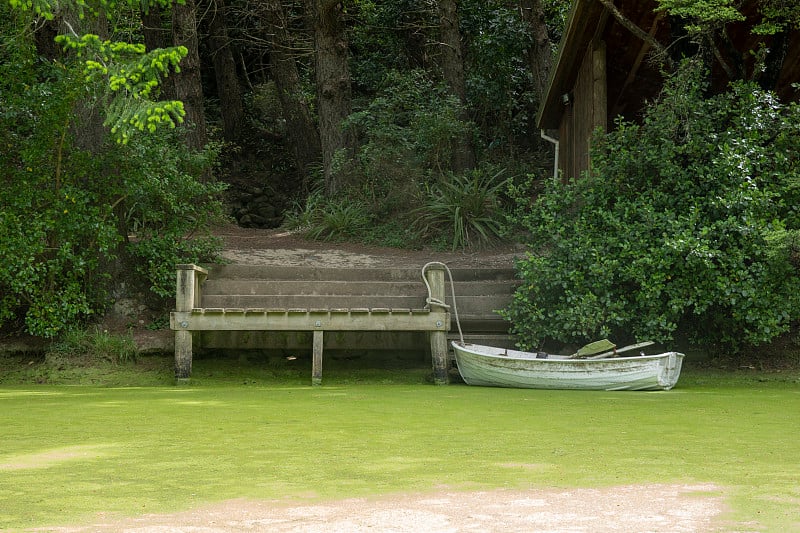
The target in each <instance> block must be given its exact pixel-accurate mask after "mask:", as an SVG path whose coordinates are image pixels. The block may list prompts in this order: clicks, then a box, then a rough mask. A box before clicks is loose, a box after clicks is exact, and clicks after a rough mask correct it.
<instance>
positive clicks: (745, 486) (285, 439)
mask: <svg viewBox="0 0 800 533" xmlns="http://www.w3.org/2000/svg"><path fill="white" fill-rule="evenodd" d="M204 365H205V363H203V362H202V361H199V362H198V364H197V366H196V369H195V375H196V376H197V377H196V379H195V381H194V383H193V384H192V385H191V386H188V387H180V388H179V387H174V386H143V387H87V386H64V385H58V386H55V385H43V386H35V385H24V386H19V385H15V386H8V385H6V386H4V387H2V388H0V428H2V429H0V529H6V528H9V529H28V528H35V527H41V526H45V525H51V524H55V523H62V524H63V523H81V522H84V521H88V520H91V519H93V518H96V517H97V516H98V513H110V515H112V516H117V515H119V516H135V515H139V514H143V513H152V512H169V511H177V510H183V509H188V508H191V507H193V506H196V505H199V504H203V503H208V502H216V501H221V500H226V499H231V498H239V497H247V498H259V499H293V498H306V499H307V498H320V499H327V498H345V497H353V496H364V495H380V494H390V493H396V492H410V491H426V490H432V489H435V488H440V487H448V488H452V489H481V488H493V487H505V488H544V487H605V486H614V485H628V484H634V483H673V482H679V483H695V482H700V483H713V484H715V485H716V486H719V487H720V491H721V492H722V493H723V495H724V497H725V498H726V501H727V503H728V505H729V506H730V509H731V513H730V515H729V516H726V519H731V520H735V521H738V522H740V523H741V522H745V523H748V526H747V528H748V529H754V530H772V531H777V530H797V529H800V485H799V484H798V481H799V480H800V462H799V461H798V460H797V458H798V457H800V440H798V439H797V437H796V435H797V428H798V427H800V383H798V380H797V376H792V375H787V374H780V375H775V374H771V375H762V374H756V373H747V374H721V373H711V372H704V371H698V370H692V369H691V368H690V369H686V370H684V376H682V379H681V381H680V382H679V384H678V386H677V387H676V388H675V389H673V390H672V391H668V392H649V393H642V392H576V391H537V390H514V389H493V388H480V387H469V386H466V385H458V384H454V385H450V386H444V387H437V386H434V385H431V384H429V383H427V382H426V380H425V376H426V374H427V373H428V370H427V369H425V368H420V369H404V370H403V371H402V372H400V371H394V372H389V371H386V372H382V371H365V372H361V373H359V372H354V371H351V370H347V371H337V370H336V369H335V368H334V369H332V370H330V371H329V372H328V373H327V374H326V376H325V384H324V386H322V387H313V388H312V387H310V386H308V384H307V383H308V381H309V380H308V378H309V376H307V375H305V372H302V373H288V374H281V373H280V372H265V373H258V372H255V373H252V374H250V375H248V374H247V373H246V372H244V370H242V371H241V372H239V371H230V372H223V371H222V370H221V369H220V368H219V367H218V366H214V364H212V363H208V364H207V365H205V366H204Z"/></svg>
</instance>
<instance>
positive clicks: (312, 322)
mask: <svg viewBox="0 0 800 533" xmlns="http://www.w3.org/2000/svg"><path fill="white" fill-rule="evenodd" d="M423 276H424V277H423V280H421V281H419V282H418V283H417V285H416V287H415V288H414V290H413V291H411V294H406V293H404V292H403V290H402V288H398V287H400V286H401V285H402V284H400V283H392V282H383V283H382V284H381V282H376V284H375V285H373V286H371V288H370V289H369V290H375V291H378V292H376V293H374V294H367V295H365V296H366V297H367V301H370V302H374V304H375V306H374V307H348V306H346V305H341V306H339V305H337V301H329V300H326V299H325V298H323V297H321V296H314V291H313V290H305V292H307V293H309V294H308V295H307V296H308V297H307V298H306V299H305V300H303V301H304V302H312V303H315V304H316V305H315V306H314V307H310V306H306V307H298V308H294V307H289V306H281V307H276V308H270V307H264V306H263V304H264V302H265V297H264V296H263V295H260V296H257V297H251V296H250V295H247V294H245V295H241V296H238V297H236V299H234V300H230V301H232V302H235V303H237V304H240V303H243V304H245V305H237V306H235V307H233V306H231V307H207V306H206V307H204V306H203V298H202V290H203V284H204V282H205V280H206V278H207V277H208V270H206V269H204V268H202V267H199V266H197V265H192V264H188V265H178V266H177V291H176V300H175V311H174V312H172V313H171V315H170V328H171V329H173V330H174V331H175V377H176V379H177V380H179V381H185V380H188V379H189V378H190V376H191V371H192V344H193V335H194V334H195V333H198V332H209V331H284V332H285V331H311V332H313V342H312V371H311V383H312V385H319V384H321V383H322V354H323V343H324V340H325V333H326V332H342V331H418V332H426V333H427V334H428V336H429V341H430V351H431V359H432V366H433V376H434V382H435V383H437V384H446V383H447V382H448V377H447V376H448V370H447V351H448V346H447V332H448V331H449V329H450V313H449V310H448V306H447V304H446V303H445V267H444V265H441V264H429V265H426V267H425V268H424V269H423ZM247 283H249V284H250V285H251V286H255V285H256V284H257V283H258V282H247ZM298 283H300V284H305V285H307V286H308V287H310V286H312V285H313V283H312V282H310V281H302V282H298ZM423 285H425V286H427V291H426V292H427V296H424V294H425V293H422V295H421V293H420V291H419V287H421V286H423ZM374 287H385V288H386V289H384V290H385V292H387V293H391V294H384V295H381V294H380V291H381V289H379V288H378V289H375V288H374ZM389 289H391V290H389ZM251 292H252V293H254V294H255V292H256V290H255V289H254V288H253V289H251ZM212 300H213V299H212ZM275 300H276V301H278V300H279V301H283V302H291V301H292V300H289V299H286V298H284V299H282V300H281V299H279V298H276V299H275ZM341 300H344V301H346V298H341ZM219 301H220V302H226V300H225V299H220V300H219ZM267 301H268V298H267ZM363 301H364V300H363V297H362V299H360V300H359V302H363ZM250 302H254V303H257V304H259V306H258V307H249V306H247V305H246V304H248V303H250ZM395 302H400V303H402V304H412V305H414V307H394V306H392V304H393V303H395Z"/></svg>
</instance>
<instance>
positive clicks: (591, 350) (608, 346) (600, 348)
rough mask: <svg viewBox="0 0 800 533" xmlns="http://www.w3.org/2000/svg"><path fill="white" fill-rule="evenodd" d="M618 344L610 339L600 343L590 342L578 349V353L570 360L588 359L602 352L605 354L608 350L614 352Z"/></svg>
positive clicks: (571, 356)
mask: <svg viewBox="0 0 800 533" xmlns="http://www.w3.org/2000/svg"><path fill="white" fill-rule="evenodd" d="M616 346H617V345H616V344H614V343H613V342H611V341H610V340H608V339H603V340H599V341H594V342H590V343H589V344H587V345H586V346H583V347H581V348H580V349H578V351H577V352H575V353H574V354H572V355H570V356H569V357H570V359H578V358H582V357H588V356H590V355H594V354H598V353H600V352H605V351H607V350H613V349H614V348H616Z"/></svg>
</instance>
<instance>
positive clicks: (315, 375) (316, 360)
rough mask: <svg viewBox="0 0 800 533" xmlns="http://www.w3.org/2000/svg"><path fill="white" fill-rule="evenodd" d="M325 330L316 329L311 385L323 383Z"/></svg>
mask: <svg viewBox="0 0 800 533" xmlns="http://www.w3.org/2000/svg"><path fill="white" fill-rule="evenodd" d="M323 335H324V332H323V331H321V330H314V348H313V354H312V357H313V358H312V362H311V385H322V338H323Z"/></svg>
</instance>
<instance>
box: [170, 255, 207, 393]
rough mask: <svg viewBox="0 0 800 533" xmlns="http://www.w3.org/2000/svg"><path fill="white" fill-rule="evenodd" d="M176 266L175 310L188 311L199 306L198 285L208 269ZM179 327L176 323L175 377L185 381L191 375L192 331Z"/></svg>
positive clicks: (193, 266) (194, 266)
mask: <svg viewBox="0 0 800 533" xmlns="http://www.w3.org/2000/svg"><path fill="white" fill-rule="evenodd" d="M176 268H177V291H176V292H175V310H176V311H179V312H189V311H191V310H192V309H193V308H194V307H199V306H200V285H201V284H202V283H203V281H204V280H205V278H206V276H207V275H208V271H207V270H205V269H204V268H200V267H198V266H196V265H177V267H176ZM181 327H184V326H182V325H181V324H177V327H176V329H175V379H176V380H177V381H179V382H186V381H189V377H190V376H191V375H192V332H191V331H184V330H181V329H180V328H181Z"/></svg>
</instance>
